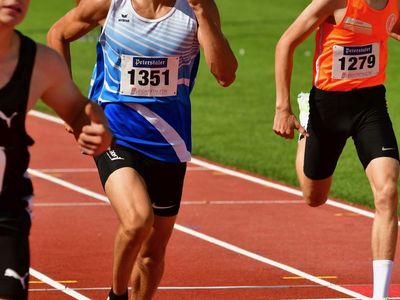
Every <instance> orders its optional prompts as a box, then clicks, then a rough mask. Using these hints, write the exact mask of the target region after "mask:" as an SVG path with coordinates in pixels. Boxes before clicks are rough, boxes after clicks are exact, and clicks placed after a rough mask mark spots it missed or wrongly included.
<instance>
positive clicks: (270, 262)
mask: <svg viewBox="0 0 400 300" xmlns="http://www.w3.org/2000/svg"><path fill="white" fill-rule="evenodd" d="M28 171H29V173H30V174H32V175H34V176H37V177H40V178H42V179H45V180H48V181H50V182H53V183H56V184H58V185H61V186H64V187H66V188H69V189H71V190H74V191H76V192H78V193H81V194H84V195H87V196H90V197H93V198H95V199H98V200H100V201H103V202H107V203H108V199H107V197H105V196H104V195H100V194H97V193H95V192H93V191H90V190H88V189H85V188H82V187H80V186H77V185H75V184H72V183H70V182H67V181H65V180H61V179H59V178H55V177H53V176H50V175H47V174H44V173H42V172H40V171H37V170H32V169H29V170H28ZM174 228H175V229H176V230H179V231H181V232H184V233H186V234H189V235H191V236H194V237H197V238H199V239H201V240H204V241H207V242H209V243H211V244H214V245H217V246H219V247H221V248H224V249H227V250H229V251H232V252H235V253H238V254H241V255H243V256H246V257H248V258H251V259H254V260H257V261H259V262H262V263H265V264H268V265H270V266H273V267H276V268H278V269H281V270H284V271H286V272H289V273H291V274H294V275H297V276H300V277H303V278H305V279H307V280H309V281H312V282H315V283H317V284H320V285H321V286H325V287H327V288H330V289H332V290H336V291H338V292H341V293H343V294H345V295H348V296H352V297H355V298H358V299H362V300H367V299H369V298H368V297H365V296H363V295H361V294H359V293H356V292H354V291H351V290H349V289H346V288H344V287H341V286H339V285H336V284H333V283H331V282H329V281H326V280H323V279H320V278H317V277H315V276H313V275H310V274H308V273H305V272H303V271H300V270H298V269H295V268H292V267H290V266H288V265H285V264H282V263H279V262H276V261H274V260H271V259H269V258H266V257H263V256H261V255H258V254H256V253H253V252H250V251H247V250H245V249H242V248H240V247H237V246H235V245H232V244H229V243H227V242H224V241H221V240H219V239H216V238H214V237H212V236H209V235H206V234H203V233H200V232H198V231H195V230H193V229H190V228H188V227H185V226H182V225H179V224H175V226H174Z"/></svg>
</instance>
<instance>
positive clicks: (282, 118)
mask: <svg viewBox="0 0 400 300" xmlns="http://www.w3.org/2000/svg"><path fill="white" fill-rule="evenodd" d="M272 129H273V130H274V132H275V133H276V134H277V135H279V136H281V137H284V138H285V139H293V137H294V130H295V129H296V130H298V131H299V132H300V134H302V135H304V136H306V137H307V136H308V133H307V131H306V130H305V129H304V127H302V126H301V125H300V122H299V121H298V120H297V119H296V117H295V116H294V115H293V114H292V113H291V112H288V111H278V110H277V111H276V112H275V118H274V126H273V128H272Z"/></svg>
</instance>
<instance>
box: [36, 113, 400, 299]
mask: <svg viewBox="0 0 400 300" xmlns="http://www.w3.org/2000/svg"><path fill="white" fill-rule="evenodd" d="M28 131H29V133H30V134H31V136H32V137H33V138H34V139H35V141H36V144H35V145H34V146H33V147H32V149H31V153H32V159H31V175H32V178H33V181H34V185H35V202H34V203H35V204H34V217H33V227H32V233H31V252H32V259H31V261H32V263H31V266H32V270H31V278H30V281H31V283H30V297H29V299H41V300H50V299H60V300H62V299H106V296H107V293H108V289H109V286H110V282H111V268H112V266H111V264H112V249H113V238H114V232H115V230H116V226H117V222H116V216H115V214H114V212H113V210H112V209H111V207H110V206H109V205H108V204H107V203H106V202H105V201H106V198H105V197H104V194H103V191H102V188H101V185H100V181H99V179H98V175H97V173H96V170H95V166H94V163H93V161H92V159H91V158H90V157H87V156H83V155H81V154H80V153H79V149H78V147H77V146H76V144H75V143H74V140H73V138H72V137H71V136H70V135H68V134H67V133H66V132H65V131H64V129H63V126H62V125H60V124H59V123H56V122H54V121H49V120H45V119H43V118H41V117H37V116H32V115H31V116H29V117H28ZM330 204H331V205H325V206H323V207H321V208H309V207H307V206H306V205H305V204H303V202H302V201H301V199H300V197H299V191H298V190H296V189H292V188H290V187H285V186H282V185H279V184H276V183H273V182H271V181H270V180H268V179H265V178H260V177H256V176H254V175H251V174H248V173H247V174H245V173H242V172H236V171H233V170H230V169H227V168H223V167H220V166H216V165H215V164H210V163H207V162H205V161H203V160H199V159H194V160H193V161H192V163H190V164H189V168H188V173H187V178H186V181H185V189H184V195H183V203H182V208H181V211H180V214H179V217H178V220H177V226H176V230H175V231H174V234H173V236H172V238H171V242H170V245H169V248H168V253H167V260H166V271H165V275H164V278H163V280H162V282H161V286H160V289H159V291H158V292H157V295H156V296H155V298H154V299H155V300H162V299H168V300H175V299H176V300H178V299H179V300H189V299H190V300H194V299H195V300H231V299H234V300H245V299H246V300H248V299H252V300H257V299H263V300H265V299H274V300H277V299H291V300H293V299H368V297H370V296H371V294H372V270H371V250H370V230H371V224H372V219H371V218H370V216H371V213H370V212H368V211H365V210H357V209H356V210H355V211H354V210H353V208H351V207H350V206H347V205H343V207H341V206H342V204H341V203H338V202H334V201H330ZM337 206H340V207H337ZM360 213H361V214H360ZM365 215H366V216H365ZM390 295H391V297H399V296H400V268H395V270H394V274H393V285H392V289H391V294H390Z"/></svg>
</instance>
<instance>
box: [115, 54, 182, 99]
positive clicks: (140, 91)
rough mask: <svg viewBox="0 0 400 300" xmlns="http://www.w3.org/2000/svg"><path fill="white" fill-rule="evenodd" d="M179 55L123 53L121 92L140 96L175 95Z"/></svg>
mask: <svg viewBox="0 0 400 300" xmlns="http://www.w3.org/2000/svg"><path fill="white" fill-rule="evenodd" d="M178 69H179V57H147V56H140V57H139V56H132V55H121V88H120V93H121V94H122V95H128V96H139V97H167V96H175V95H176V92H177V83H178Z"/></svg>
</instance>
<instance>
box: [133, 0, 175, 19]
mask: <svg viewBox="0 0 400 300" xmlns="http://www.w3.org/2000/svg"><path fill="white" fill-rule="evenodd" d="M131 1H132V6H133V8H134V9H135V11H136V13H138V14H139V15H140V16H142V17H144V18H147V19H158V18H161V17H162V16H164V15H165V14H167V13H168V12H169V11H170V10H171V8H172V7H174V5H175V2H176V0H131Z"/></svg>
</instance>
